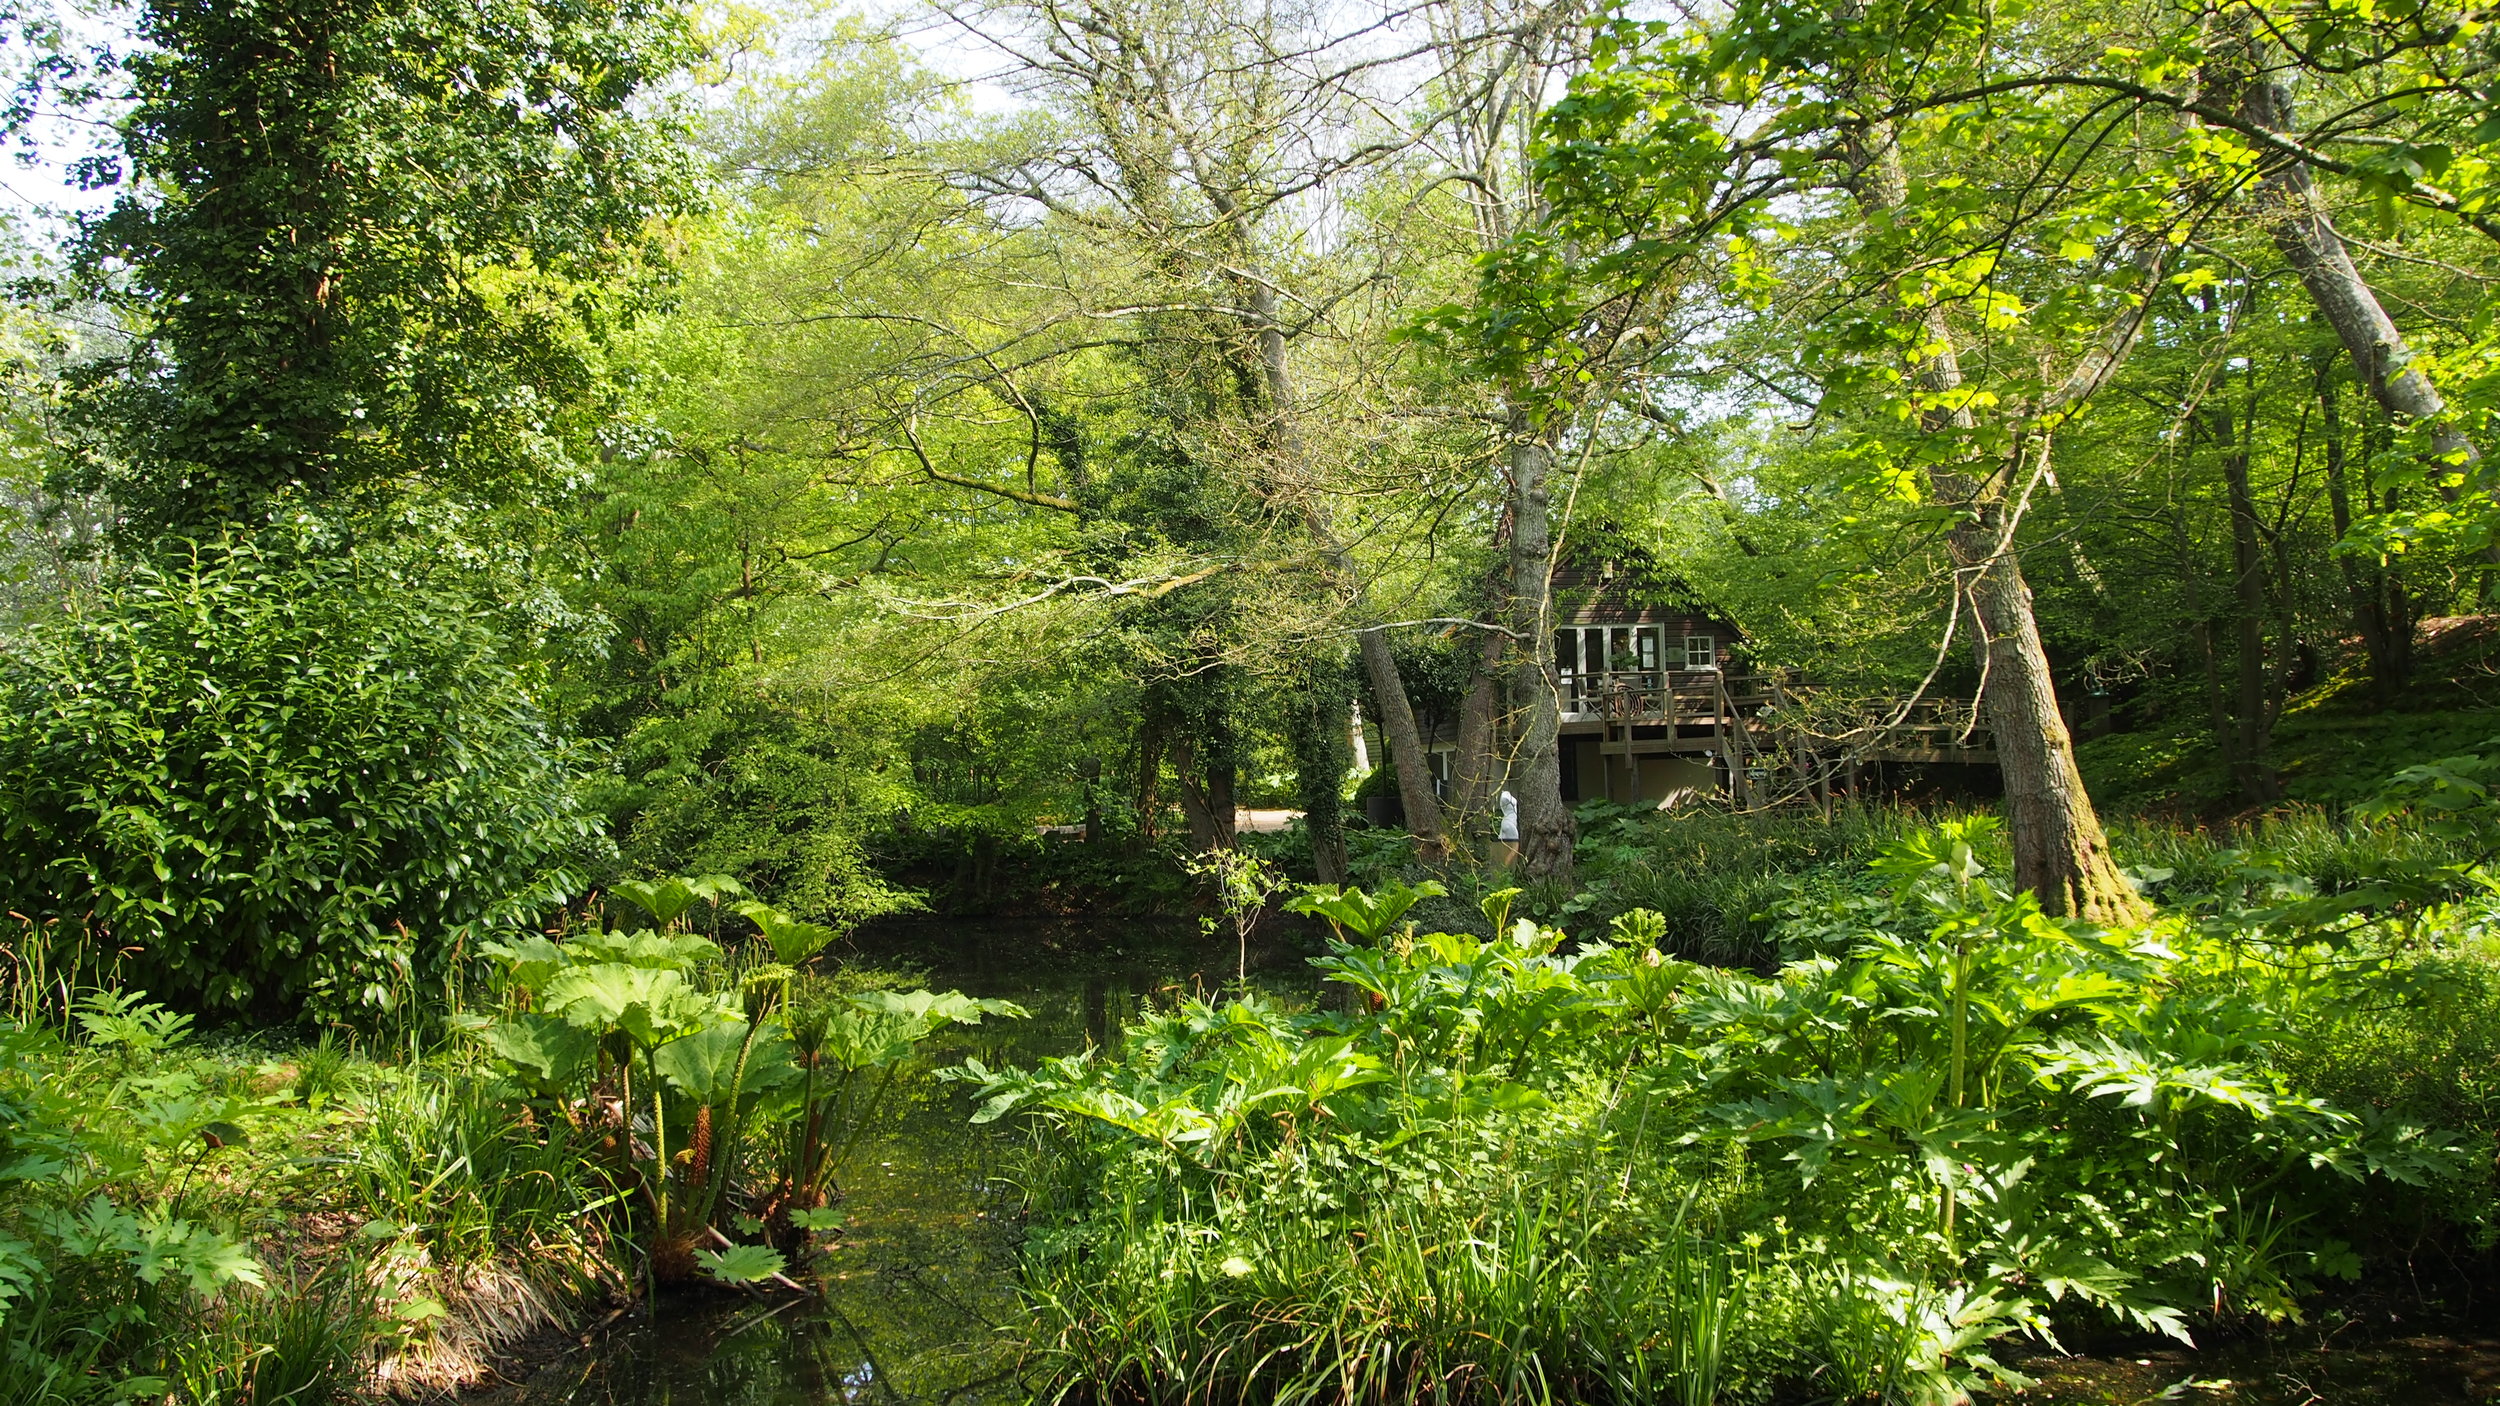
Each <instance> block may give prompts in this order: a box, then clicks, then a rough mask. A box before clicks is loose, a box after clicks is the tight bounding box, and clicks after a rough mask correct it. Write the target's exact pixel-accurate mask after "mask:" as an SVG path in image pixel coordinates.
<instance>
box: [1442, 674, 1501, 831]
mask: <svg viewBox="0 0 2500 1406" xmlns="http://www.w3.org/2000/svg"><path fill="white" fill-rule="evenodd" d="M1504 643H1505V636H1503V635H1502V634H1501V633H1500V632H1499V631H1497V630H1487V631H1485V632H1484V640H1483V642H1482V644H1481V645H1480V646H1479V647H1478V652H1477V656H1476V668H1475V672H1474V673H1473V674H1472V675H1470V676H1469V678H1468V681H1467V697H1466V700H1465V702H1463V703H1462V704H1461V705H1460V706H1459V713H1458V746H1457V750H1456V751H1455V753H1454V754H1453V757H1452V761H1451V765H1450V810H1451V812H1452V813H1453V814H1454V815H1456V817H1457V820H1456V821H1455V823H1454V828H1455V829H1456V830H1457V831H1458V832H1459V833H1460V834H1462V835H1468V834H1473V833H1475V832H1476V831H1477V830H1478V829H1479V828H1480V827H1481V825H1482V824H1483V822H1484V819H1485V817H1486V816H1488V815H1490V814H1492V812H1493V797H1494V793H1495V792H1496V791H1498V790H1499V789H1500V788H1501V784H1502V775H1503V772H1504V770H1505V768H1504V767H1503V765H1502V758H1501V755H1500V754H1499V753H1498V752H1497V751H1496V750H1495V748H1496V747H1497V746H1498V744H1499V736H1498V734H1499V732H1500V728H1501V720H1502V652H1503V650H1502V646H1503V644H1504Z"/></svg>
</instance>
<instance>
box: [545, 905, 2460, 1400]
mask: <svg viewBox="0 0 2500 1406" xmlns="http://www.w3.org/2000/svg"><path fill="white" fill-rule="evenodd" d="M859 955H860V957H861V959H862V960H865V961H869V962H873V963H880V964H884V963H893V962H898V961H900V962H908V963H911V964H914V965H916V966H918V967H921V968H925V969H926V971H927V974H928V984H929V985H930V986H931V987H932V988H933V989H937V990H947V989H954V990H960V991H963V992H964V993H966V994H968V995H974V996H991V997H1004V998H1006V999H1009V1000H1013V1001H1016V1002H1018V1003H1020V1004H1022V1005H1024V1006H1025V1007H1026V1008H1027V1009H1029V1010H1030V1011H1031V1012H1032V1016H1031V1018H1030V1019H1027V1020H1008V1021H992V1022H989V1023H987V1024H984V1025H982V1026H979V1027H975V1028H970V1029H960V1030H956V1031H952V1032H949V1033H947V1034H945V1035H942V1036H940V1037H938V1038H937V1039H934V1040H932V1041H931V1042H930V1045H929V1046H928V1047H927V1048H928V1049H929V1052H930V1055H931V1056H932V1058H931V1060H930V1061H928V1063H929V1064H931V1065H936V1064H948V1063H953V1062H955V1061H957V1060H960V1059H962V1058H964V1057H966V1056H972V1057H977V1058H979V1059H981V1060H983V1061H984V1062H986V1063H989V1064H991V1065H993V1066H995V1065H998V1064H1001V1063H1019V1062H1030V1061H1032V1060H1034V1059H1037V1058H1040V1057H1042V1056H1046V1055H1054V1054H1067V1053H1071V1052H1073V1051H1076V1050H1079V1049H1082V1048H1084V1047H1085V1046H1086V1044H1087V1043H1089V1042H1092V1043H1097V1044H1099V1043H1102V1042H1104V1041H1105V1040H1107V1039H1108V1038H1109V1037H1110V1036H1111V1035H1112V1034H1113V1033H1114V1032H1116V1031H1117V1029H1118V1028H1119V1026H1120V1024H1121V1022H1122V1021H1124V1020H1126V1019H1128V1018H1129V1017H1131V1016H1132V1015H1134V1014H1135V1013H1136V1012H1137V1010H1138V1009H1139V1007H1140V1005H1141V1004H1142V1003H1144V1002H1146V1001H1148V1000H1151V999H1155V998H1156V997H1157V996H1159V995H1168V994H1171V993H1187V992H1192V991H1209V990H1213V989H1215V988H1216V987H1218V986H1220V985H1221V984H1222V983H1223V982H1224V981H1226V980H1227V979H1228V978H1230V977H1231V976H1232V974H1233V971H1234V969H1235V965H1236V962H1237V961H1238V960H1239V959H1238V956H1237V954H1236V952H1235V949H1234V947H1233V944H1232V942H1231V940H1230V939H1229V938H1225V939H1222V940H1210V939H1207V938H1205V937H1202V936H1201V935H1200V934H1199V933H1198V932H1197V930H1196V929H1195V928H1194V927H1193V926H1189V925H1182V924H1173V925H1155V924H1150V923H1139V922H1136V921H1133V920H1128V921H1116V922H1102V923H1095V924H1086V923H1075V922H1066V921H1036V922H1029V923H1017V922H1000V921H996V920H985V921H980V922H964V923H955V924H944V925H941V924H937V923H915V924H909V925H896V926H890V927H887V928H885V929H883V930H881V931H879V932H876V933H874V934H871V935H870V936H868V937H866V938H864V939H863V940H862V942H861V944H860V954H859ZM1303 958H1304V953H1303V952H1302V951H1301V950H1300V949H1298V948H1297V947H1296V946H1294V945H1293V943H1292V941H1291V940H1289V939H1286V938H1285V937H1284V935H1283V934H1278V935H1277V936H1276V937H1275V938H1272V939H1270V940H1268V941H1267V942H1265V943H1263V944H1261V945H1259V946H1254V947H1253V948H1252V949H1251V951H1250V954H1249V960H1250V964H1251V968H1252V973H1253V977H1254V979H1255V980H1257V981H1258V982H1259V983H1260V984H1261V985H1263V986H1265V987H1268V988H1270V989H1274V990H1277V991H1279V992H1280V993H1298V994H1301V995H1303V996H1305V997H1307V996H1308V995H1310V994H1311V993H1313V992H1315V991H1316V989H1317V986H1316V982H1315V981H1314V979H1313V978H1314V975H1315V974H1314V973H1312V972H1311V971H1310V970H1309V969H1308V967H1307V966H1305V964H1304V961H1303ZM970 1112H971V1101H970V1099H969V1097H968V1096H967V1095H966V1093H965V1092H964V1091H963V1090H962V1089H961V1088H960V1087H958V1086H953V1085H947V1084H942V1083H940V1082H938V1081H937V1080H935V1079H933V1078H931V1077H929V1076H928V1075H927V1073H926V1071H925V1069H923V1070H921V1071H919V1072H916V1073H915V1074H913V1075H912V1076H909V1078H908V1079H907V1080H906V1081H904V1082H900V1083H898V1085H897V1090H896V1095H895V1100H894V1104H893V1113H894V1115H895V1116H894V1117H892V1118H891V1119H890V1120H889V1125H888V1131H887V1132H886V1134H885V1135H884V1137H883V1138H882V1140H881V1141H879V1142H877V1143H876V1144H875V1145H873V1146H871V1147H869V1148H867V1149H865V1150H864V1151H863V1153H862V1154H861V1156H860V1157H859V1158H858V1160H857V1162H856V1163H855V1165H854V1169H853V1172H852V1175H851V1178H850V1185H849V1191H850V1197H849V1199H848V1200H847V1201H846V1202H845V1203H844V1210H845V1211H846V1212H847V1213H848V1216H849V1224H848V1226H847V1228H846V1230H845V1232H844V1234H843V1235H842V1237H841V1241H840V1244H839V1246H838V1247H837V1248H836V1249H835V1250H834V1252H833V1255H832V1261H831V1267H830V1271H829V1274H828V1277H827V1281H826V1284H825V1294H824V1297H823V1298H822V1299H821V1300H782V1301H753V1300H747V1299H742V1298H734V1297H731V1296H728V1295H725V1294H717V1293H704V1292H694V1293H687V1294H680V1295H675V1296H672V1297H669V1298H666V1299H664V1300H663V1301H662V1302H661V1303H660V1304H659V1306H658V1311H657V1312H656V1313H655V1314H653V1315H652V1316H651V1317H650V1318H647V1319H645V1318H639V1317H637V1318H633V1319H629V1320H627V1321H623V1322H620V1323H618V1324H617V1325H616V1326H614V1327H613V1328H610V1329H609V1330H607V1331H606V1332H604V1333H601V1334H599V1335H598V1336H597V1337H596V1338H594V1339H593V1340H591V1341H590V1343H589V1345H588V1346H587V1347H586V1348H585V1349H583V1350H579V1351H575V1352H572V1353H570V1354H568V1355H566V1356H564V1357H562V1358H559V1359H557V1360H555V1361H553V1362H551V1363H548V1364H546V1365H544V1366H542V1367H540V1368H539V1369H538V1370H537V1371H535V1372H534V1373H533V1374H532V1375H531V1376H530V1377H529V1379H528V1380H527V1381H526V1382H525V1383H522V1384H520V1386H519V1389H518V1390H513V1391H508V1392H504V1393H499V1394H498V1395H500V1396H501V1397H502V1398H503V1399H504V1400H505V1401H506V1402H509V1403H510V1406H802V1403H806V1404H807V1406H813V1404H814V1403H826V1402H859V1403H884V1404H885V1406H921V1403H933V1404H943V1406H958V1404H960V1406H980V1403H1005V1402H1023V1401H1027V1400H1030V1399H1031V1396H1032V1391H1031V1387H1032V1384H1031V1383H1029V1382H1027V1381H1026V1380H1024V1379H1023V1377H1022V1375H1021V1374H1020V1340H1019V1338H1018V1335H1017V1332H1016V1323H1017V1320H1018V1317H1019V1313H1020V1309H1019V1305H1018V1303H1017V1299H1016V1294H1015V1262H1016V1248H1017V1247H1016V1232H1015V1228H1014V1225H1013V1223H1012V1218H1013V1215H1014V1211H1015V1207H1016V1204H1017V1196H1016V1191H1015V1187H1014V1186H1013V1184H1012V1183H1011V1181H1010V1178H1011V1177H1012V1175H1013V1172H1014V1166H1015V1156H1014V1154H1015V1151H1016V1146H1015V1143H1014V1141H1013V1134H1011V1133H1009V1132H1006V1131H1004V1130H1000V1129H990V1128H975V1127H972V1126H970V1125H969V1124H968V1122H967V1121H966V1120H967V1118H968V1117H969V1115H970ZM2407 1312H2408V1310H2405V1309H2401V1308H2382V1309H2379V1310H2376V1311H2375V1313H2373V1314H2356V1315H2354V1316H2353V1317H2350V1318H2337V1319H2334V1320H2332V1321H2331V1322H2328V1323H2322V1324H2319V1325H2313V1326H2311V1327H2309V1328H2306V1329H2300V1330H2293V1331H2289V1332H2284V1333H2278V1334H2276V1335H2274V1336H2272V1337H2270V1338H2266V1339H2258V1340H2250V1341H2244V1342H2238V1343H2232V1344H2227V1345H2222V1346H2217V1347H2215V1348H2212V1349H2210V1350H2207V1351H2203V1352H2187V1351H2179V1350H2171V1349H2168V1348H2146V1349H2140V1350H2137V1351H2133V1352H2126V1353H2114V1354H2111V1355H2106V1356H2097V1357H2093V1356H2086V1357H2075V1358H2052V1359H2039V1360H2034V1361H2032V1362H2030V1363H2027V1364H2025V1365H2026V1370H2028V1371H2029V1372H2031V1373H2032V1374H2033V1375H2035V1376H2037V1377H2039V1378H2040V1379H2041V1384H2040V1385H2039V1386H2037V1387H2035V1388H2033V1389H2031V1390H2029V1391H2026V1392H2022V1393H2020V1394H2018V1395H2016V1396H2015V1397H2013V1398H2011V1399H2012V1400H2016V1401H2021V1402H2025V1403H2054V1406H2085V1403H2090V1406H2136V1404H2137V1403H2153V1402H2212V1403H2228V1404H2229V1406H2360V1403H2365V1402H2366V1403H2441V1402H2477V1401H2492V1400H2500V1325H2495V1326H2487V1327H2485V1328H2484V1329H2483V1330H2482V1331H2480V1332H2476V1331H2472V1330H2470V1329H2460V1327H2459V1325H2458V1324H2456V1323H2453V1322H2444V1321H2443V1322H2431V1321H2427V1320H2426V1321H2420V1322H2415V1321H2409V1320H2408V1318H2407ZM2477 1316H2478V1317H2480V1318H2483V1319H2485V1320H2492V1318H2493V1316H2492V1315H2491V1314H2490V1313H2489V1312H2488V1311H2486V1312H2484V1313H2482V1314H2480V1315H2469V1317H2477Z"/></svg>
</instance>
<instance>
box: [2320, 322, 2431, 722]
mask: <svg viewBox="0 0 2500 1406" xmlns="http://www.w3.org/2000/svg"><path fill="white" fill-rule="evenodd" d="M2342 401H2343V397H2342V396H2341V395H2340V394H2338V393H2337V389H2336V385H2335V376H2334V368H2333V366H2332V365H2330V364H2328V363H2325V362H2321V363H2320V364H2319V366H2318V418H2319V419H2320V420H2321V421H2322V422H2323V423H2324V424H2325V426H2326V500H2327V507H2328V509H2329V511H2331V512H2332V513H2333V514H2334V518H2335V538H2336V540H2337V541H2339V542H2340V541H2342V540H2343V539H2344V538H2346V537H2348V536H2350V535H2351V534H2352V521H2353V518H2352V487H2351V484H2350V483H2349V482H2348V481H2347V475H2348V474H2349V469H2348V468H2347V466H2346V464H2345V462H2344V420H2343V410H2342ZM2371 497H2372V495H2371V493H2370V486H2369V485H2368V484H2367V483H2364V484H2363V485H2362V486H2361V498H2362V506H2363V507H2364V508H2368V507H2372V506H2375V505H2374V504H2373V503H2372V502H2371ZM2336 565H2337V566H2338V567H2339V568H2340V569H2341V571H2342V573H2343V578H2344V598H2345V599H2346V600H2347V601H2349V602H2350V603H2351V605H2352V627H2353V632H2354V633H2356V634H2358V635H2360V636H2361V649H2362V652H2363V654H2364V655H2366V656H2367V657H2368V659H2369V661H2370V687H2371V691H2372V692H2374V693H2376V694H2377V695H2378V698H2379V701H2380V702H2382V703H2383V702H2386V701H2388V700H2389V699H2392V698H2393V697H2395V695H2396V693H2397V691H2398V690H2400V689H2402V688H2403V687H2404V685H2405V682H2406V680H2407V676H2408V675H2409V674H2410V673H2411V672H2412V662H2413V661H2412V651H2411V650H2410V649H2400V648H2398V642H2397V639H2396V630H2395V628H2394V621H2392V620H2391V619H2390V618H2389V615H2388V609H2387V598H2388V591H2389V586H2390V584H2391V582H2392V580H2393V575H2392V573H2390V572H2389V571H2388V569H2387V567H2386V565H2385V564H2384V563H2381V564H2378V565H2375V566H2364V565H2362V564H2361V563H2360V562H2359V561H2356V560H2354V559H2353V558H2352V557H2351V556H2348V555H2339V556H2337V557H2336ZM2405 634H2406V636H2407V638H2406V640H2405V643H2406V644H2408V645H2409V644H2410V643H2411V638H2410V636H2411V634H2412V631H2411V629H2410V627H2409V626H2408V628H2407V629H2406V631H2405Z"/></svg>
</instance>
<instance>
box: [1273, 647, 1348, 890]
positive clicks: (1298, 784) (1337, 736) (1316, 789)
mask: <svg viewBox="0 0 2500 1406" xmlns="http://www.w3.org/2000/svg"><path fill="white" fill-rule="evenodd" d="M1353 706H1354V681H1353V679H1352V678H1351V677H1349V676H1348V675H1347V672H1346V668H1345V665H1344V664H1343V663H1342V662H1340V661H1338V660H1336V659H1331V658H1320V659H1314V660H1312V661H1311V663H1310V665H1309V666H1308V667H1307V669H1306V670H1305V672H1304V675H1303V683H1302V687H1301V688H1300V689H1298V690H1296V692H1295V693H1294V696H1293V700H1292V705H1291V712H1290V715H1289V716H1288V719H1287V726H1286V729H1285V730H1286V735H1287V737H1288V739H1289V740H1290V741H1291V742H1292V744H1293V767H1294V790H1295V793H1296V797H1297V799H1299V800H1300V801H1301V802H1302V829H1303V833H1305V834H1307V835H1309V836H1310V837H1311V867H1312V869H1313V870H1315V871H1316V872H1317V874H1318V877H1319V881H1320V882H1321V883H1323V884H1342V883H1344V882H1345V881H1346V877H1347V875H1346V849H1345V789H1344V788H1345V778H1346V773H1347V772H1348V771H1349V770H1351V769H1352V768H1353V765H1354V743H1353V739H1352V736H1351V735H1350V734H1349V732H1348V731H1347V728H1346V718H1347V717H1348V716H1349V710H1351V709H1352V707H1353Z"/></svg>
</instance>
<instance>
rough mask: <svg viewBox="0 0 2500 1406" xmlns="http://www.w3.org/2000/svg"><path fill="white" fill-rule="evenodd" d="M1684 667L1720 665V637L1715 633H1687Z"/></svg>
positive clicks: (1711, 667) (1707, 667)
mask: <svg viewBox="0 0 2500 1406" xmlns="http://www.w3.org/2000/svg"><path fill="white" fill-rule="evenodd" d="M1684 667H1685V668H1687V669H1715V668H1717V667H1719V641H1718V637H1717V636H1715V635H1686V636H1685V637H1684Z"/></svg>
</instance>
